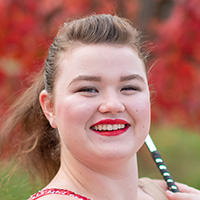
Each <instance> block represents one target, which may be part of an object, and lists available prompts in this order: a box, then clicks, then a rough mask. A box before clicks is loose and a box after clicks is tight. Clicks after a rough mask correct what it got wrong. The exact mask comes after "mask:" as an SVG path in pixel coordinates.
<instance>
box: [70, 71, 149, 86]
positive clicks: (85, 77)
mask: <svg viewBox="0 0 200 200" xmlns="http://www.w3.org/2000/svg"><path fill="white" fill-rule="evenodd" d="M133 79H138V80H141V81H143V82H145V80H144V78H143V77H142V76H140V75H138V74H131V75H128V76H121V77H120V81H121V82H124V81H130V80H133ZM76 81H94V82H101V77H100V76H90V75H79V76H77V77H76V78H74V79H73V80H72V81H71V82H70V84H69V85H71V84H72V83H73V82H76Z"/></svg>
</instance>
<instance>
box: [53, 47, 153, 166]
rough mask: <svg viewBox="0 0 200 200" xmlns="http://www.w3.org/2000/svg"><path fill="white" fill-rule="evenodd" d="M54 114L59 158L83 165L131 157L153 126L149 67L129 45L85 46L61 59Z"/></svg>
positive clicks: (55, 91) (56, 84)
mask: <svg viewBox="0 0 200 200" xmlns="http://www.w3.org/2000/svg"><path fill="white" fill-rule="evenodd" d="M59 64H60V70H59V74H58V77H57V80H56V82H55V90H54V102H53V111H52V115H53V116H54V122H53V124H54V127H55V128H57V129H58V131H59V134H60V138H61V156H65V157H66V156H69V155H70V156H73V157H75V158H76V159H78V160H79V161H81V162H82V163H98V162H99V163H102V161H103V160H113V161H114V159H126V158H130V157H132V156H133V155H134V154H135V153H136V152H137V151H138V149H139V148H140V147H141V145H142V144H143V142H144V140H145V138H146V136H147V134H148V132H149V127H150V95H149V89H148V83H147V78H146V73H145V66H144V63H143V62H142V60H141V59H140V58H139V57H138V55H137V53H136V52H135V51H134V50H133V49H132V48H130V47H127V46H123V47H120V46H114V45H113V46H112V45H85V46H81V47H78V48H76V49H74V50H73V51H72V53H71V54H69V53H66V54H63V55H62V56H61V58H60V62H59Z"/></svg>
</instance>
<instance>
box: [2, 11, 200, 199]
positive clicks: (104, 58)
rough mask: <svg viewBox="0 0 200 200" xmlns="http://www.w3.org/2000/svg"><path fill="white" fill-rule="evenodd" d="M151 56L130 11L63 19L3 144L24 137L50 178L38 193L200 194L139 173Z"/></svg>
mask: <svg viewBox="0 0 200 200" xmlns="http://www.w3.org/2000/svg"><path fill="white" fill-rule="evenodd" d="M145 64H146V56H145V53H144V52H143V51H142V45H141V43H140V34H139V32H138V31H137V30H136V29H135V28H133V27H132V26H131V24H130V23H129V22H128V21H127V20H125V19H122V18H119V17H117V16H111V15H93V16H90V17H86V18H83V19H78V20H74V21H71V22H67V23H65V24H64V25H63V26H62V28H61V29H60V30H59V32H58V35H57V37H56V38H55V40H54V42H53V44H52V45H51V46H50V49H49V54H48V57H47V59H46V63H45V66H44V68H43V69H42V71H41V73H40V75H39V76H38V78H37V79H36V80H35V83H34V84H33V85H32V86H31V87H30V88H29V89H28V90H27V91H26V93H25V94H24V95H23V96H22V97H21V99H20V100H19V101H17V103H16V104H15V105H14V106H13V107H12V110H14V113H13V114H12V116H11V118H9V119H8V120H7V122H6V123H5V126H4V128H3V130H2V133H1V135H2V136H1V143H0V147H1V152H2V153H3V152H5V151H7V150H8V142H10V141H13V143H15V144H18V146H15V147H14V150H15V152H16V155H17V156H18V157H20V158H23V160H22V161H23V163H26V164H27V166H28V167H29V169H31V170H32V173H35V174H37V175H38V176H40V177H41V178H42V179H43V180H46V181H47V182H48V184H47V186H46V187H45V188H44V189H43V190H42V191H40V192H38V193H37V194H35V195H33V196H32V197H30V200H32V199H39V200H51V199H57V200H62V199H71V200H73V199H75V198H77V199H93V200H113V199H115V200H128V199H135V200H142V199H145V200H152V199H159V200H164V199H171V200H172V199H177V200H178V199H199V198H200V192H199V191H198V190H195V189H192V188H189V187H187V186H183V185H179V189H180V191H183V193H177V194H171V193H170V192H169V191H167V192H165V191H166V190H167V188H166V186H165V183H164V182H163V181H158V180H150V179H147V178H143V179H138V171H137V156H136V154H137V151H138V150H139V149H140V147H141V146H142V145H143V143H144V140H145V138H146V136H147V134H148V132H149V128H150V92H149V88H148V82H147V68H146V65H145ZM16 139H18V142H16ZM19 141H20V142H19ZM6 142H7V143H6ZM11 150H12V149H11ZM2 157H3V156H2ZM190 192H191V194H190Z"/></svg>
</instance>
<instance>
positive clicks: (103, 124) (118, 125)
mask: <svg viewBox="0 0 200 200" xmlns="http://www.w3.org/2000/svg"><path fill="white" fill-rule="evenodd" d="M129 126H130V124H129V123H128V122H127V121H125V120H122V119H105V120H101V121H99V122H97V123H96V124H93V125H92V126H91V130H93V131H94V132H95V133H98V134H100V135H103V136H117V135H121V134H123V133H125V132H126V130H127V129H128V128H129Z"/></svg>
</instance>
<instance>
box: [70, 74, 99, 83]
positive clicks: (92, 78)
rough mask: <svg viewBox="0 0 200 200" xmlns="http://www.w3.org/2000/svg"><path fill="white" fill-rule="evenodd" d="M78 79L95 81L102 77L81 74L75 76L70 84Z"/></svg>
mask: <svg viewBox="0 0 200 200" xmlns="http://www.w3.org/2000/svg"><path fill="white" fill-rule="evenodd" d="M76 81H95V82H100V81H101V77H99V76H90V75H80V76H77V77H76V78H74V79H73V80H72V81H71V82H70V84H69V85H71V84H72V83H73V82H76Z"/></svg>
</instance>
